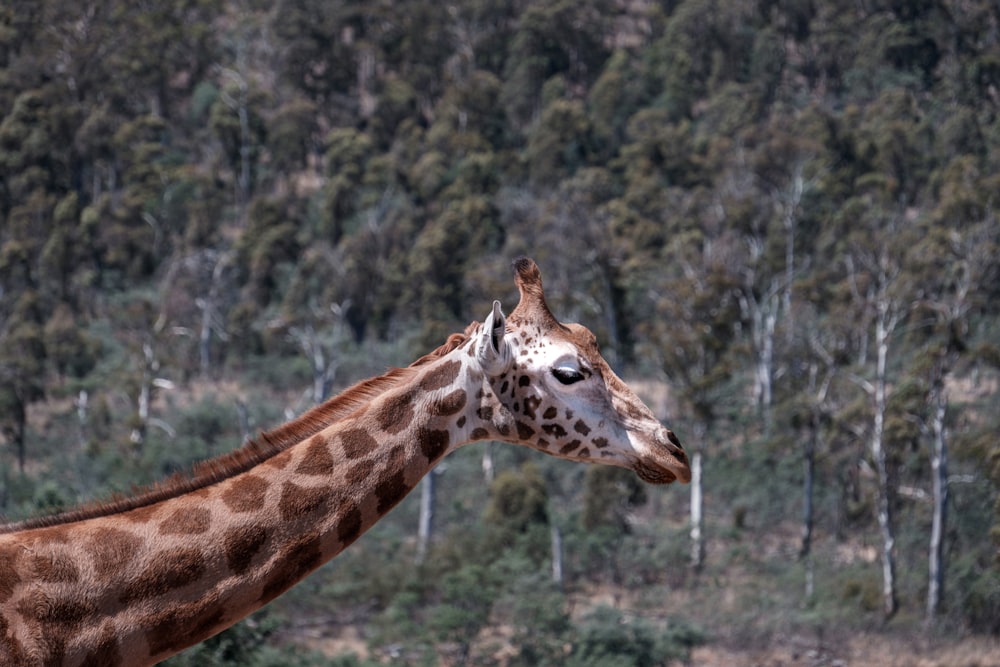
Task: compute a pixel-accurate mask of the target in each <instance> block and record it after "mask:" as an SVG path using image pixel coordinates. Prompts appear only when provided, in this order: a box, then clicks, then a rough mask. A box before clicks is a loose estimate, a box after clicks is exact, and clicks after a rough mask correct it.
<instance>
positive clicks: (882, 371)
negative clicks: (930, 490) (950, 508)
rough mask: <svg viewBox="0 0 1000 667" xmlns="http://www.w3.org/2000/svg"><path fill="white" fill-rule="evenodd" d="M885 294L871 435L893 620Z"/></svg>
mask: <svg viewBox="0 0 1000 667" xmlns="http://www.w3.org/2000/svg"><path fill="white" fill-rule="evenodd" d="M883 297H884V295H881V296H880V299H879V302H878V303H877V309H878V315H877V317H876V320H875V346H876V350H875V352H876V355H877V360H876V370H875V386H874V393H875V416H874V419H873V424H872V433H871V455H872V462H873V464H874V466H875V474H876V477H877V482H878V491H877V494H876V495H877V507H876V514H877V517H878V526H879V532H880V533H881V535H882V553H881V560H882V611H883V613H884V615H885V617H886V618H887V619H888V618H891V617H892V616H893V614H895V613H896V579H895V576H896V575H895V571H896V564H895V557H894V548H895V542H896V539H895V535H894V532H893V525H892V502H891V500H892V499H891V497H890V489H891V484H890V480H889V464H888V457H887V456H886V452H885V441H884V438H885V413H886V384H887V379H886V372H887V371H886V361H887V357H888V356H889V334H890V333H891V331H892V329H893V328H894V327H895V323H894V319H895V318H894V317H893V316H891V315H889V313H888V311H889V304H888V300H887V299H886V298H883Z"/></svg>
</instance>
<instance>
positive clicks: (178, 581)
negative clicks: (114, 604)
mask: <svg viewBox="0 0 1000 667" xmlns="http://www.w3.org/2000/svg"><path fill="white" fill-rule="evenodd" d="M204 572H205V557H204V556H203V555H202V553H201V551H199V550H198V549H174V550H170V551H162V552H160V553H158V554H156V555H155V556H154V557H153V559H152V561H150V562H149V564H147V565H146V567H145V568H144V569H143V570H142V572H140V573H139V575H138V576H137V577H135V578H133V579H131V580H130V581H129V582H127V583H126V584H125V587H124V589H123V590H122V593H121V601H122V602H123V603H125V604H129V603H132V602H135V601H138V600H148V599H150V598H155V597H160V596H161V595H165V594H166V593H169V592H170V591H172V590H174V589H176V588H181V587H183V586H187V585H188V584H190V583H193V582H195V581H197V580H198V579H199V578H200V577H201V576H202V574H204Z"/></svg>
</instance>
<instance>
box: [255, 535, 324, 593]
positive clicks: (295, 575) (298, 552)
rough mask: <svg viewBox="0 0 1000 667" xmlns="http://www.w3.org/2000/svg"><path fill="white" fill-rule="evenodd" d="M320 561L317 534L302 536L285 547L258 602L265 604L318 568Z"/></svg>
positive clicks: (276, 560) (275, 562)
mask: <svg viewBox="0 0 1000 667" xmlns="http://www.w3.org/2000/svg"><path fill="white" fill-rule="evenodd" d="M321 560H322V551H321V548H320V537H319V534H317V533H310V534H307V535H302V536H300V537H299V538H298V539H296V540H295V541H293V542H291V543H290V544H289V545H288V546H286V547H285V548H284V549H283V550H282V551H281V553H279V554H278V556H277V558H275V560H274V566H273V567H272V568H271V576H270V577H269V578H268V580H267V582H266V583H265V584H264V589H263V591H261V594H260V601H261V602H263V603H264V604H267V603H268V602H270V601H271V600H273V599H274V598H276V597H278V596H279V595H281V594H282V593H284V592H285V591H286V590H288V589H289V588H291V586H292V585H293V584H295V583H296V582H297V581H299V580H300V579H302V577H304V576H306V575H307V574H309V572H311V571H312V570H313V569H314V568H316V567H318V566H319V564H320V562H321Z"/></svg>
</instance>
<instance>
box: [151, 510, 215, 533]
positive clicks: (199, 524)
mask: <svg viewBox="0 0 1000 667" xmlns="http://www.w3.org/2000/svg"><path fill="white" fill-rule="evenodd" d="M211 523H212V513H211V512H209V511H208V510H207V509H205V508H204V507H182V508H180V509H178V510H175V511H174V512H173V513H172V514H171V515H170V516H168V517H167V518H166V519H164V520H163V521H161V522H160V532H161V533H162V534H164V535H199V534H201V533H204V532H205V531H206V530H208V527H209V526H210V525H211Z"/></svg>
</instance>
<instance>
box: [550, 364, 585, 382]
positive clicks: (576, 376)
mask: <svg viewBox="0 0 1000 667" xmlns="http://www.w3.org/2000/svg"><path fill="white" fill-rule="evenodd" d="M552 375H553V377H555V379H557V380H559V382H561V383H563V384H575V383H577V382H579V381H580V380H583V379H584V378H585V377H586V376H584V374H583V373H581V372H580V371H578V370H576V369H575V368H567V367H566V366H559V367H556V368H553V369H552Z"/></svg>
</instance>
